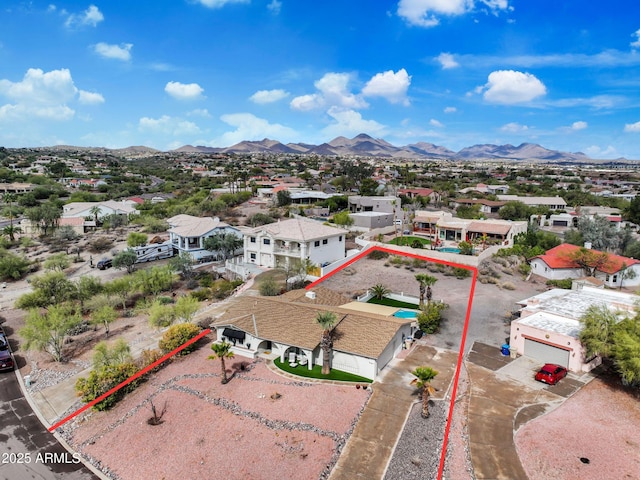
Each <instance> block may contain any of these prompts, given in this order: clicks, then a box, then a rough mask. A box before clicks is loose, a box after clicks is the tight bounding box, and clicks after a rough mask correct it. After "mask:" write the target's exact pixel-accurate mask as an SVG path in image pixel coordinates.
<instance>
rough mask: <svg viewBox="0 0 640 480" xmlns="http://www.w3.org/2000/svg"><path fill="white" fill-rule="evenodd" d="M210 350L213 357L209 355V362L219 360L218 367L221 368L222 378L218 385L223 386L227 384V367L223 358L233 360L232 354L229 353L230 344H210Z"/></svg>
mask: <svg viewBox="0 0 640 480" xmlns="http://www.w3.org/2000/svg"><path fill="white" fill-rule="evenodd" d="M211 350H213V355H209V357H208V358H209V360H216V359H218V358H219V359H220V365H221V367H222V378H221V380H220V383H222V384H223V385H224V384H226V383H228V382H229V379H228V378H227V367H226V366H225V364H224V359H225V358H233V352H232V351H231V344H230V343H228V342H221V343H212V344H211Z"/></svg>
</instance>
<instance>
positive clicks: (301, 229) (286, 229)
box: [250, 218, 348, 242]
mask: <svg viewBox="0 0 640 480" xmlns="http://www.w3.org/2000/svg"><path fill="white" fill-rule="evenodd" d="M261 232H266V233H268V234H270V235H271V236H273V237H275V238H279V239H282V240H294V241H300V242H307V241H309V240H316V239H320V238H327V237H333V236H336V235H345V234H346V233H348V232H347V231H346V230H342V229H341V228H336V227H330V226H328V225H324V224H322V223H320V222H317V221H315V220H307V219H304V218H292V219H289V220H282V221H278V222H275V223H270V224H268V225H262V226H260V227H256V228H254V229H253V230H251V231H250V233H251V234H254V235H257V234H259V233H261Z"/></svg>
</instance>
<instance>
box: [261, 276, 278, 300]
mask: <svg viewBox="0 0 640 480" xmlns="http://www.w3.org/2000/svg"><path fill="white" fill-rule="evenodd" d="M258 290H259V291H260V295H262V296H263V297H275V296H276V295H278V294H279V293H280V290H281V287H280V286H279V285H278V282H276V281H275V280H274V279H273V278H267V279H266V280H263V281H262V282H261V283H260V286H259V287H258Z"/></svg>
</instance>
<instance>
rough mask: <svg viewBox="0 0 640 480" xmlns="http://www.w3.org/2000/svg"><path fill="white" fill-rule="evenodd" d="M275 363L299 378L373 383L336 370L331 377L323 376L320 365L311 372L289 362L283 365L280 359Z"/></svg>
mask: <svg viewBox="0 0 640 480" xmlns="http://www.w3.org/2000/svg"><path fill="white" fill-rule="evenodd" d="M273 363H274V364H275V365H276V367H278V368H279V369H280V370H284V371H285V372H289V373H292V374H293V375H298V376H299V377H306V378H319V379H322V380H340V381H343V382H359V383H365V382H366V383H371V380H369V379H368V378H364V377H360V376H358V375H353V374H352V373H347V372H342V371H340V370H336V369H335V368H332V369H331V372H330V373H329V375H322V373H321V371H322V367H321V366H320V365H314V366H313V369H312V370H309V367H308V366H307V365H298V366H297V367H290V366H289V362H284V363H282V362H281V361H280V359H279V358H276V359H275V360H274V361H273Z"/></svg>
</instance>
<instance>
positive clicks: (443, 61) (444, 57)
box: [436, 52, 460, 70]
mask: <svg viewBox="0 0 640 480" xmlns="http://www.w3.org/2000/svg"><path fill="white" fill-rule="evenodd" d="M436 60H437V61H438V62H440V65H441V66H442V69H443V70H447V69H449V68H456V67H459V66H460V64H459V63H458V62H456V59H455V58H454V57H453V55H452V54H450V53H444V52H443V53H441V54H440V55H438V56H437V57H436Z"/></svg>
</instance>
